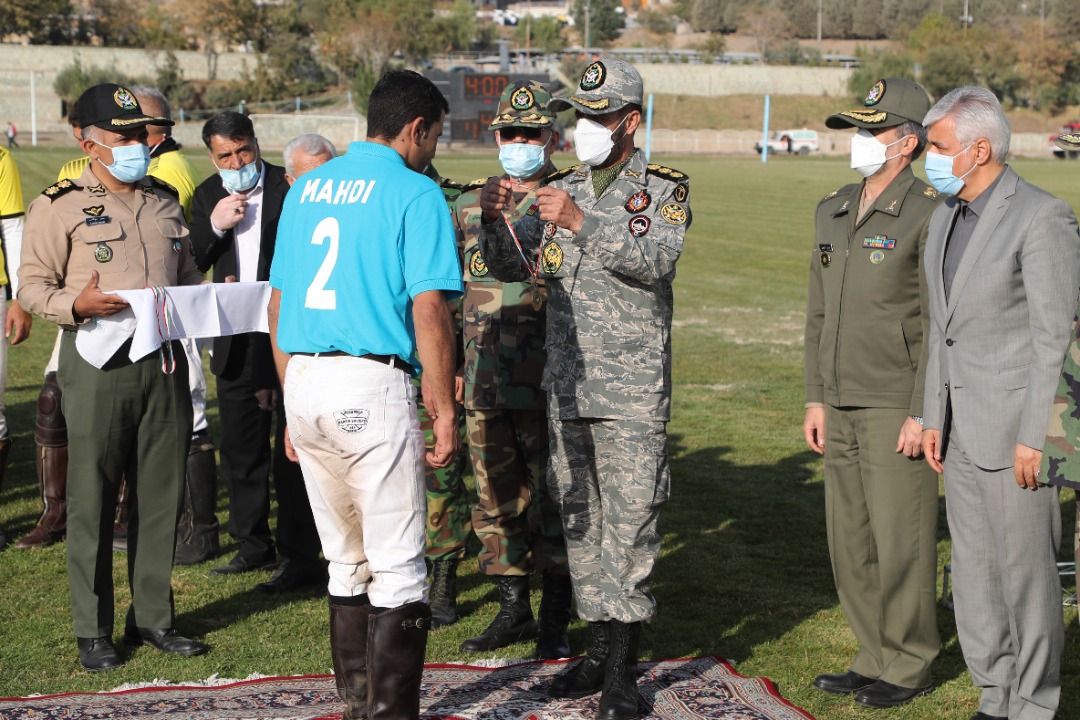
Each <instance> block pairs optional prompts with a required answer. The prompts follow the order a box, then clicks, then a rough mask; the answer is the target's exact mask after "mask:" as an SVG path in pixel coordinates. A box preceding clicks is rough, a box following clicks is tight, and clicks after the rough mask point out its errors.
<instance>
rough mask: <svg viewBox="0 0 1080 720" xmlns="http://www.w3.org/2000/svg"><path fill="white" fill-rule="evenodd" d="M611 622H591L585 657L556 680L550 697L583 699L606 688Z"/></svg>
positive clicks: (552, 685)
mask: <svg viewBox="0 0 1080 720" xmlns="http://www.w3.org/2000/svg"><path fill="white" fill-rule="evenodd" d="M610 629H611V622H610V621H606V620H605V621H603V622H590V623H589V633H590V635H591V636H592V637H591V640H590V642H589V649H588V650H586V651H585V657H583V658H581V660H580V661H579V662H578V663H577V664H576V665H574V667H572V668H570V669H569V670H567V671H566V672H565V673H563V674H562V675H560V676H559V677H557V678H555V680H554V682H552V683H551V687H550V688H548V695H550V696H551V697H560V698H583V697H586V696H588V695H592V694H593V693H596V692H599V691H600V689H601V688H603V687H604V674H605V672H606V671H607V659H608V651H609V647H610V639H609V632H610Z"/></svg>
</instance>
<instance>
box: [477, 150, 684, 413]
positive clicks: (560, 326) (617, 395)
mask: <svg viewBox="0 0 1080 720" xmlns="http://www.w3.org/2000/svg"><path fill="white" fill-rule="evenodd" d="M689 182H690V179H689V178H688V177H687V176H686V175H685V174H684V173H681V172H679V171H677V170H672V169H670V168H666V167H663V166H661V165H650V164H649V163H648V161H647V160H646V159H645V154H644V153H642V152H641V151H640V150H637V151H635V152H634V153H633V154H632V155H631V156H630V158H629V160H628V161H627V163H626V164H625V165H624V166H623V168H622V170H621V171H620V172H619V174H618V175H617V176H616V178H615V179H614V181H612V183H611V184H610V185H609V186H608V187H607V188H606V189H605V190H604V191H603V192H602V193H601V194H600V196H599V197H597V196H596V194H595V192H594V190H593V180H592V169H591V168H589V167H587V166H584V165H575V166H573V167H570V168H567V169H565V170H561V171H559V172H557V173H555V174H554V175H551V176H549V177H548V178H547V179H546V180H545V185H547V186H548V187H555V188H559V189H561V190H566V191H567V192H569V193H570V195H572V196H573V197H574V201H575V202H576V203H577V205H578V207H579V208H581V210H582V211H583V212H584V214H585V219H584V221H583V222H582V224H581V229H580V230H579V231H578V232H577V233H573V232H571V231H569V230H566V229H564V228H560V227H557V226H556V225H555V224H554V223H544V222H543V221H541V220H540V218H539V215H526V217H525V218H523V219H522V220H520V221H518V223H517V224H516V225H515V228H516V232H517V235H518V237H519V239H520V240H521V243H522V246H523V248H522V249H523V251H524V254H525V257H526V258H528V262H529V264H530V265H532V264H534V263H536V262H537V260H538V259H539V275H540V277H541V278H544V279H546V280H547V290H548V298H549V302H548V309H547V312H548V324H547V346H546V347H547V354H548V359H547V363H546V365H545V366H544V380H543V387H544V389H545V390H547V391H548V398H549V409H550V412H551V413H552V416H553V417H554V418H555V419H559V420H574V419H579V418H594V419H621V420H638V421H667V420H669V419H670V414H671V315H672V309H673V295H672V290H671V283H672V281H673V280H674V279H675V262H676V261H677V260H678V259H679V255H680V254H681V252H682V246H683V239H684V238H685V236H686V231H687V229H688V228H689V227H690V220H691V215H690V185H689ZM480 249H481V251H482V253H483V257H484V260H485V262H486V263H487V266H488V267H489V268H490V269H491V270H492V272H493V273H494V275H495V277H497V278H499V279H500V280H503V281H521V280H526V279H528V277H529V273H528V270H527V269H526V266H525V264H524V262H523V261H522V257H521V255H522V253H521V252H520V251H519V250H518V248H517V245H516V243H515V242H514V239H513V238H512V237H511V235H510V232H509V230H508V228H507V226H506V223H504V222H495V223H491V224H485V225H483V226H482V227H481V233H480Z"/></svg>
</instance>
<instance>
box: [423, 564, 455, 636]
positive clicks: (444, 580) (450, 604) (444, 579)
mask: <svg viewBox="0 0 1080 720" xmlns="http://www.w3.org/2000/svg"><path fill="white" fill-rule="evenodd" d="M460 562H461V560H460V559H459V558H446V559H442V560H433V561H432V562H431V590H430V591H429V592H428V599H429V604H430V605H431V627H432V629H438V628H441V627H444V626H446V625H453V624H454V623H456V622H457V620H458V611H457V568H458V563H460Z"/></svg>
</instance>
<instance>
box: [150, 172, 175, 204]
mask: <svg viewBox="0 0 1080 720" xmlns="http://www.w3.org/2000/svg"><path fill="white" fill-rule="evenodd" d="M146 177H147V179H149V180H150V183H151V184H152V185H153V186H154V187H156V188H157V189H158V190H164V191H165V192H167V193H169V194H170V195H172V196H173V197H175V198H176V199H177V200H179V199H180V191H179V190H177V189H176V188H174V187H173V186H172V185H170V184H169V183H167V182H165V181H164V180H162V179H160V178H156V177H154V176H153V175H147V176H146Z"/></svg>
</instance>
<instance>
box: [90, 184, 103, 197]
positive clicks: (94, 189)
mask: <svg viewBox="0 0 1080 720" xmlns="http://www.w3.org/2000/svg"><path fill="white" fill-rule="evenodd" d="M86 189H87V191H89V193H90V194H91V195H104V194H105V186H104V185H91V186H90V187H88V188H86Z"/></svg>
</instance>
